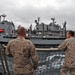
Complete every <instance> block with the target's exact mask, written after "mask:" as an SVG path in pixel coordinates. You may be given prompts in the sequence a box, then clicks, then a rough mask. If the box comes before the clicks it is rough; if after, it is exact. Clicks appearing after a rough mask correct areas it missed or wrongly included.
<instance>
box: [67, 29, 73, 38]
mask: <svg viewBox="0 0 75 75" xmlns="http://www.w3.org/2000/svg"><path fill="white" fill-rule="evenodd" d="M70 37H74V32H73V31H72V30H69V31H68V32H67V38H70Z"/></svg>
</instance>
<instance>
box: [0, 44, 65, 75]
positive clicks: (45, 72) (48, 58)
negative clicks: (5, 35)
mask: <svg viewBox="0 0 75 75" xmlns="http://www.w3.org/2000/svg"><path fill="white" fill-rule="evenodd" d="M5 48H6V46H4V45H1V46H0V54H1V61H2V69H3V71H2V73H3V74H4V75H14V74H13V65H12V64H13V62H12V61H13V59H12V58H11V57H7V56H6V55H5ZM36 50H37V52H38V57H39V65H38V68H37V70H36V72H35V75H61V67H62V65H63V62H64V57H65V55H64V51H60V50H58V48H36Z"/></svg>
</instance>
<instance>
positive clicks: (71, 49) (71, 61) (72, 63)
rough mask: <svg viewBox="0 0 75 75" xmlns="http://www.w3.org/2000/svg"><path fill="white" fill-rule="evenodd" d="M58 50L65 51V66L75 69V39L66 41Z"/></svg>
mask: <svg viewBox="0 0 75 75" xmlns="http://www.w3.org/2000/svg"><path fill="white" fill-rule="evenodd" d="M58 49H59V50H65V60H64V66H67V67H69V68H75V38H73V37H72V38H70V39H66V40H65V41H64V42H63V43H61V44H60V45H59V47H58Z"/></svg>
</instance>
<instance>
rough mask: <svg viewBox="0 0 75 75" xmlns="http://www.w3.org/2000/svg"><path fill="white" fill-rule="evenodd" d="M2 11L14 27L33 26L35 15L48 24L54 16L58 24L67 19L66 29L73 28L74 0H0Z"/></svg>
mask: <svg viewBox="0 0 75 75" xmlns="http://www.w3.org/2000/svg"><path fill="white" fill-rule="evenodd" d="M3 13H4V14H6V15H7V17H6V19H7V20H9V21H13V22H14V24H15V25H16V27H17V26H18V25H20V24H21V25H22V26H24V27H26V28H28V27H29V26H30V24H33V26H35V23H34V20H35V19H37V17H41V21H40V22H44V23H46V24H48V23H50V22H51V17H55V18H56V21H57V23H59V24H60V25H62V23H63V22H64V21H67V29H73V30H75V0H0V14H3Z"/></svg>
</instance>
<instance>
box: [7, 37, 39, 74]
mask: <svg viewBox="0 0 75 75" xmlns="http://www.w3.org/2000/svg"><path fill="white" fill-rule="evenodd" d="M10 53H11V55H12V56H13V61H14V73H15V74H27V75H28V74H32V73H33V72H34V70H36V68H37V66H38V55H37V51H36V50H35V46H34V45H33V43H32V42H31V41H29V40H26V39H25V38H22V39H21V38H19V37H18V38H16V39H13V40H11V41H10V42H9V43H8V45H7V48H6V54H7V55H8V54H10Z"/></svg>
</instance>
